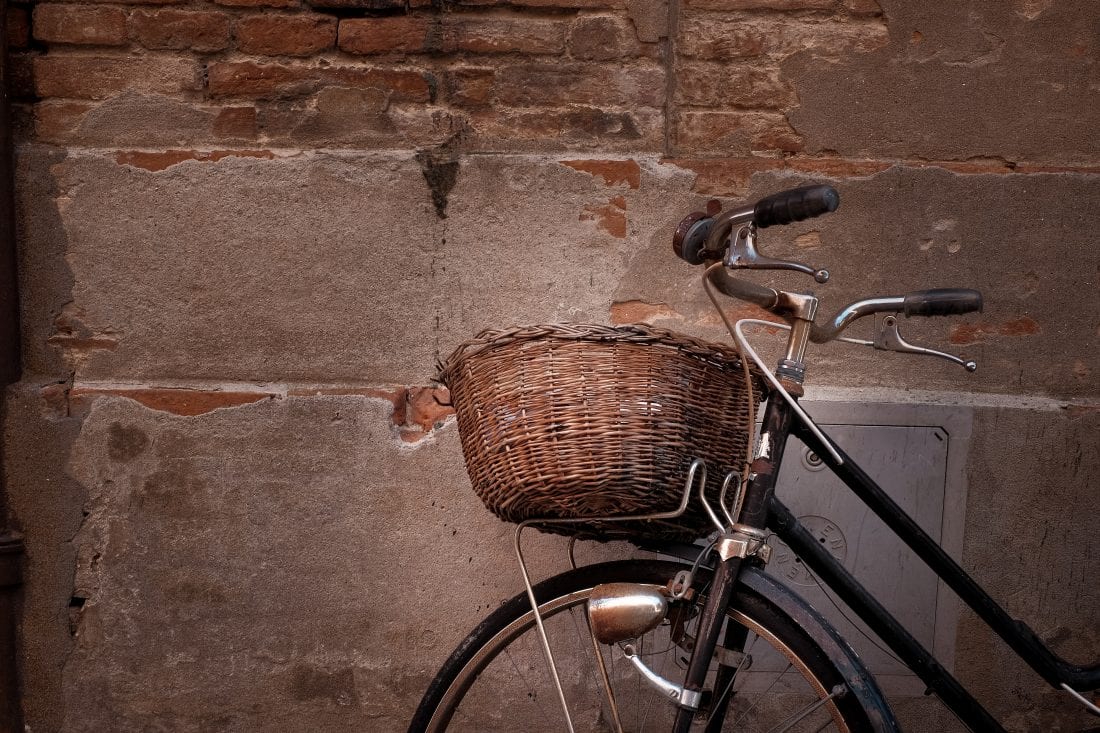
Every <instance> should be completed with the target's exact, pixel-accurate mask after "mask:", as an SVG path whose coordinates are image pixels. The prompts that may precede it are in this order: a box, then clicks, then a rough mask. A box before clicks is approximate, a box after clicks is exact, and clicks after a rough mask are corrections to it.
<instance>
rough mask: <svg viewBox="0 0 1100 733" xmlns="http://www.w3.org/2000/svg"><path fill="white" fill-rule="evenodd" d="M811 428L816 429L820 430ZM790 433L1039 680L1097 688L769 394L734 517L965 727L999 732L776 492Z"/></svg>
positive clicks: (1089, 673)
mask: <svg viewBox="0 0 1100 733" xmlns="http://www.w3.org/2000/svg"><path fill="white" fill-rule="evenodd" d="M815 427H816V426H815ZM817 430H818V431H820V430H821V429H820V428H817ZM818 434H821V435H824V433H823V432H819V433H818ZM791 435H793V436H795V437H797V438H798V439H799V440H801V441H802V442H803V443H804V444H805V445H806V446H807V447H808V448H810V450H812V451H814V452H815V453H816V454H817V455H818V456H819V457H820V458H821V459H822V460H823V461H824V463H825V465H827V466H828V467H829V469H830V470H831V471H832V473H833V474H834V475H835V476H836V477H837V478H838V479H840V480H841V481H842V482H843V483H844V484H845V485H846V486H847V487H848V488H849V489H851V490H852V491H853V492H854V493H855V494H856V495H857V496H858V497H859V498H860V500H861V501H863V503H864V504H865V505H866V506H867V507H868V508H869V509H870V510H871V511H873V512H874V513H875V514H876V515H877V516H878V517H879V518H880V519H881V520H882V521H883V522H884V523H885V524H886V525H887V526H888V527H889V528H890V529H891V531H893V532H894V533H895V534H896V535H897V536H898V537H899V538H900V539H901V540H902V541H903V542H904V543H905V544H906V545H908V546H909V548H910V549H912V550H913V551H914V552H915V553H916V554H917V556H918V557H920V558H921V560H923V561H924V562H925V563H926V564H927V565H928V566H929V567H930V568H931V569H932V571H933V572H934V573H935V574H936V575H937V576H938V577H939V578H940V579H941V580H943V581H944V582H945V583H946V584H947V586H948V587H950V588H951V589H952V590H953V591H954V592H955V593H956V594H957V595H958V596H959V597H960V598H961V599H962V600H963V601H964V602H965V603H966V604H967V605H968V606H970V608H971V609H973V610H974V612H975V613H977V614H978V616H979V617H980V618H981V619H982V620H983V621H984V622H985V623H986V624H987V625H988V626H989V627H990V628H991V629H992V630H993V631H995V632H996V633H997V634H998V635H999V636H1000V637H1001V638H1002V639H1003V640H1004V641H1005V642H1006V643H1007V644H1008V645H1009V646H1010V647H1011V648H1012V650H1013V651H1014V652H1015V653H1016V654H1017V655H1018V656H1019V657H1020V658H1022V659H1023V660H1024V661H1026V662H1027V663H1028V664H1029V665H1030V666H1031V667H1032V669H1034V670H1035V671H1036V672H1037V673H1038V674H1039V675H1041V676H1042V677H1043V679H1045V680H1046V681H1047V682H1048V683H1050V684H1051V685H1052V686H1054V687H1060V686H1061V685H1063V684H1065V685H1067V686H1068V687H1070V688H1072V689H1074V690H1079V691H1085V690H1094V689H1097V688H1100V664H1097V665H1093V666H1091V667H1080V666H1076V665H1072V664H1070V663H1068V662H1066V661H1065V660H1063V659H1061V658H1060V657H1058V656H1057V655H1056V654H1055V653H1054V652H1052V651H1051V650H1050V648H1049V647H1048V646H1047V645H1046V644H1044V643H1043V641H1042V640H1041V639H1040V638H1039V637H1038V636H1037V635H1036V634H1035V632H1034V631H1032V630H1031V629H1030V628H1029V627H1028V626H1027V625H1026V624H1024V623H1023V622H1021V621H1017V620H1015V619H1013V618H1012V617H1011V616H1009V615H1008V613H1007V612H1006V611H1005V610H1004V609H1003V608H1002V607H1001V606H1000V605H998V604H997V603H996V601H994V600H993V599H992V598H991V597H990V596H989V594H988V593H986V592H985V590H984V589H982V587H981V586H980V585H978V583H976V582H975V581H974V580H973V578H971V577H970V576H969V575H968V574H967V573H966V571H964V570H963V569H962V568H961V567H960V566H959V565H958V563H956V562H955V561H954V560H953V559H952V558H951V557H950V556H949V555H948V554H947V553H946V552H944V551H943V549H942V548H940V546H939V545H938V544H936V542H935V541H934V540H933V539H932V538H931V537H929V536H928V534H927V533H925V532H924V530H922V529H921V528H920V526H919V525H917V523H916V522H914V521H913V519H912V518H911V517H909V515H908V514H906V513H905V511H904V510H903V509H902V508H901V507H900V506H898V505H897V504H896V503H895V502H894V501H893V499H891V498H890V497H889V496H888V495H887V494H886V492H885V491H883V490H882V488H880V487H879V486H878V484H876V483H875V481H874V480H873V479H872V478H871V477H870V476H868V475H867V474H866V473H865V472H864V471H863V470H862V469H861V468H860V467H859V465H858V464H856V463H855V461H853V460H852V459H851V458H850V457H849V456H848V455H847V454H845V453H844V452H843V450H841V449H840V448H839V447H838V446H837V445H836V444H835V443H834V442H832V439H831V438H828V436H827V435H826V439H827V440H828V441H829V442H828V444H826V443H825V442H823V441H822V440H821V438H819V437H818V435H817V434H815V432H814V431H813V430H811V429H810V427H809V426H808V425H806V424H805V423H803V422H802V421H801V420H799V419H798V418H797V417H796V416H795V413H794V409H793V408H792V406H791V405H790V404H788V403H787V402H786V401H784V400H782V399H778V398H776V399H771V400H769V401H768V404H767V407H766V409H765V413H764V420H763V426H762V428H761V445H763V446H767V448H764V449H762V450H761V451H760V453H759V454H758V455H757V458H756V459H755V460H754V462H753V464H752V473H753V476H752V479H751V481H750V483H749V485H748V487H747V488H746V492H745V502H744V505H743V509H742V513H741V516H740V522H741V523H743V524H746V525H748V526H750V527H767V528H768V529H770V530H772V531H773V532H775V534H776V535H777V536H778V537H779V538H780V539H782V540H783V541H784V542H785V543H787V546H788V547H790V548H791V549H792V550H793V551H794V552H795V553H796V554H797V555H798V556H799V557H800V558H801V559H802V561H803V563H805V564H806V565H807V566H808V567H809V568H810V569H811V570H812V571H813V572H814V573H816V574H817V576H818V577H819V578H820V579H821V581H822V583H823V584H824V585H825V586H827V587H828V588H830V589H832V591H833V592H834V593H836V594H837V596H839V597H840V599H841V600H842V601H844V603H845V604H847V605H848V607H849V608H851V609H852V611H853V612H855V614H856V615H857V616H859V618H860V619H862V620H863V622H864V623H866V624H867V626H868V627H869V628H870V629H871V630H872V631H873V632H874V633H875V634H877V635H878V636H879V637H880V638H881V639H882V641H883V642H885V643H886V645H887V646H889V647H890V649H892V650H893V652H894V653H895V654H897V655H898V657H899V658H900V659H901V660H902V662H904V663H905V665H906V666H908V667H909V668H910V669H911V670H913V672H914V673H915V674H916V675H917V676H918V677H919V678H920V679H921V680H922V681H923V682H924V683H925V684H926V685H927V686H928V688H929V690H931V691H933V692H935V693H936V694H937V695H938V696H939V697H940V699H941V700H943V702H944V704H945V705H947V707H948V708H949V709H950V710H951V711H952V712H953V713H955V715H957V716H958V717H959V719H960V720H962V721H963V722H964V723H965V724H966V725H967V726H968V727H970V728H971V729H972V730H975V731H1003V728H1002V727H1001V726H1000V724H999V723H997V721H996V720H995V719H994V718H993V717H992V716H991V715H990V714H989V712H988V711H987V710H986V709H985V708H984V707H982V705H981V704H980V703H979V702H978V701H977V700H976V699H974V697H973V696H972V695H971V694H970V693H969V692H967V690H966V689H965V688H964V687H963V686H962V685H961V684H960V683H959V682H958V680H956V679H955V678H954V677H953V676H952V675H951V674H950V673H949V672H948V671H947V670H946V669H944V667H943V666H942V665H940V664H939V663H938V662H937V661H936V660H935V658H934V657H933V656H932V654H931V653H930V652H929V651H928V650H927V649H926V648H924V647H923V646H922V645H921V644H920V642H918V641H917V640H916V638H914V637H913V636H912V635H911V634H910V633H909V632H908V631H906V630H905V628H904V627H902V626H901V624H900V623H898V621H897V620H896V619H895V618H894V617H893V616H892V615H891V614H890V613H889V611H887V610H886V608H885V607H883V606H882V604H881V603H879V602H878V601H877V600H876V599H875V598H874V597H873V596H872V595H871V594H870V593H869V592H868V591H867V590H866V589H865V588H864V587H863V586H862V585H861V584H860V583H859V581H858V580H856V579H855V577H853V576H852V574H851V573H849V572H848V571H847V570H846V569H845V568H844V566H843V565H841V564H840V562H838V561H837V560H836V559H835V558H834V557H833V556H832V555H831V554H830V553H829V552H828V551H827V550H826V549H825V548H823V547H822V546H821V544H820V543H819V542H818V541H817V540H816V539H815V538H814V537H813V536H812V535H811V534H810V533H809V531H807V530H806V529H805V527H803V526H802V525H801V524H800V523H799V521H798V519H796V518H795V517H794V516H793V514H792V513H791V512H790V510H789V509H788V508H787V507H786V506H784V505H783V503H782V502H781V501H780V500H779V499H778V498H776V496H775V493H774V489H775V482H776V477H777V475H778V472H779V466H780V465H781V463H782V459H783V453H784V449H785V447H786V443H787V439H788V437H789V436H791ZM830 449H831V450H830ZM834 451H835V454H836V455H837V456H839V457H840V460H839V461H838V460H837V459H836V458H834V457H833V455H832V454H833V452H834ZM729 562H730V563H731V564H732V565H733V568H731V569H733V570H734V572H733V573H732V576H733V580H736V567H737V566H738V564H739V561H738V559H737V558H734V559H733V560H732V561H729ZM722 564H723V565H724V564H726V563H722ZM728 575H730V574H727V576H728ZM716 580H717V577H716ZM730 582H733V581H730ZM721 590H722V589H721V588H716V589H715V591H716V592H715V595H720V594H721ZM700 635H702V632H701V633H700ZM708 656H709V655H708ZM689 683H690V680H689Z"/></svg>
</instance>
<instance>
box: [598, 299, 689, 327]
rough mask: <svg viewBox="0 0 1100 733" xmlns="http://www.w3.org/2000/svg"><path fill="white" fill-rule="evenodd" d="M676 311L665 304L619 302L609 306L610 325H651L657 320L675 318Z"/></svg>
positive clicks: (633, 301) (639, 301) (632, 301)
mask: <svg viewBox="0 0 1100 733" xmlns="http://www.w3.org/2000/svg"><path fill="white" fill-rule="evenodd" d="M676 315H677V314H676V311H674V310H672V309H671V308H670V307H669V306H668V304H666V303H647V302H645V301H644V300H620V301H616V302H614V303H612V304H611V313H610V316H611V325H613V326H622V325H624V324H627V323H648V324H650V325H652V324H653V323H655V322H656V321H657V320H659V319H665V318H675V317H676Z"/></svg>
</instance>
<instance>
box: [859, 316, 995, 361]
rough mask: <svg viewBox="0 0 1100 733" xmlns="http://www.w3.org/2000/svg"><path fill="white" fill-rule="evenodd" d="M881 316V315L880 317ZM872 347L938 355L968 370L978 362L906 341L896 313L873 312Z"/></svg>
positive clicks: (906, 352)
mask: <svg viewBox="0 0 1100 733" xmlns="http://www.w3.org/2000/svg"><path fill="white" fill-rule="evenodd" d="M880 316H881V317H880ZM874 347H875V348H876V349H878V350H880V351H897V352H900V353H903V354H921V355H924V356H938V357H939V358H941V359H946V360H947V361H950V362H953V363H955V364H958V365H959V366H961V367H962V368H963V369H966V371H968V372H973V371H975V370H976V369H977V368H978V363H977V362H976V361H974V360H973V359H971V360H964V359H962V358H961V357H958V356H955V355H954V354H947V353H944V352H942V351H936V350H935V349H926V348H924V347H923V346H915V345H913V344H911V343H909V342H908V341H906V340H905V339H904V338H902V336H901V332H900V331H898V317H897V314H894V313H890V314H875V342H874Z"/></svg>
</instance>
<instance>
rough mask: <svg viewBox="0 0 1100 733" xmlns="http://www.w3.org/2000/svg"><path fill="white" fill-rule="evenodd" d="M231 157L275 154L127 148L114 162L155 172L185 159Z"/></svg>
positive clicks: (270, 154) (268, 156)
mask: <svg viewBox="0 0 1100 733" xmlns="http://www.w3.org/2000/svg"><path fill="white" fill-rule="evenodd" d="M233 157H237V158H267V159H272V158H274V157H275V154H274V153H272V152H271V151H270V150H207V151H198V150H163V151H159V152H155V153H152V152H145V151H141V150H129V151H119V152H118V153H116V154H115V162H117V163H118V164H119V165H132V166H134V167H135V168H144V169H145V170H147V171H154V172H156V171H162V170H165V169H167V168H171V167H172V166H174V165H178V164H179V163H183V162H184V161H187V160H195V161H199V162H203V163H212V162H217V161H219V160H221V159H222V158H233Z"/></svg>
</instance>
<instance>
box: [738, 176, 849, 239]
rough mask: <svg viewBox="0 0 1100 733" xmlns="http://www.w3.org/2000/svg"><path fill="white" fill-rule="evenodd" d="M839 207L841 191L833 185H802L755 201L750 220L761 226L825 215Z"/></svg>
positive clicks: (761, 227)
mask: <svg viewBox="0 0 1100 733" xmlns="http://www.w3.org/2000/svg"><path fill="white" fill-rule="evenodd" d="M838 206H840V194H839V193H837V191H836V189H835V188H833V187H832V186H825V185H816V186H802V187H801V188H792V189H791V190H789V191H781V192H780V193H776V194H772V195H771V196H768V197H767V198H762V199H760V200H759V201H757V202H756V206H755V207H753V221H755V222H756V226H757V227H758V228H760V229H763V228H764V227H770V226H773V225H775V224H790V223H791V222H792V221H802V220H803V219H809V218H811V217H814V216H821V215H822V214H828V213H829V212H830V211H836V209H837V207H838Z"/></svg>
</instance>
